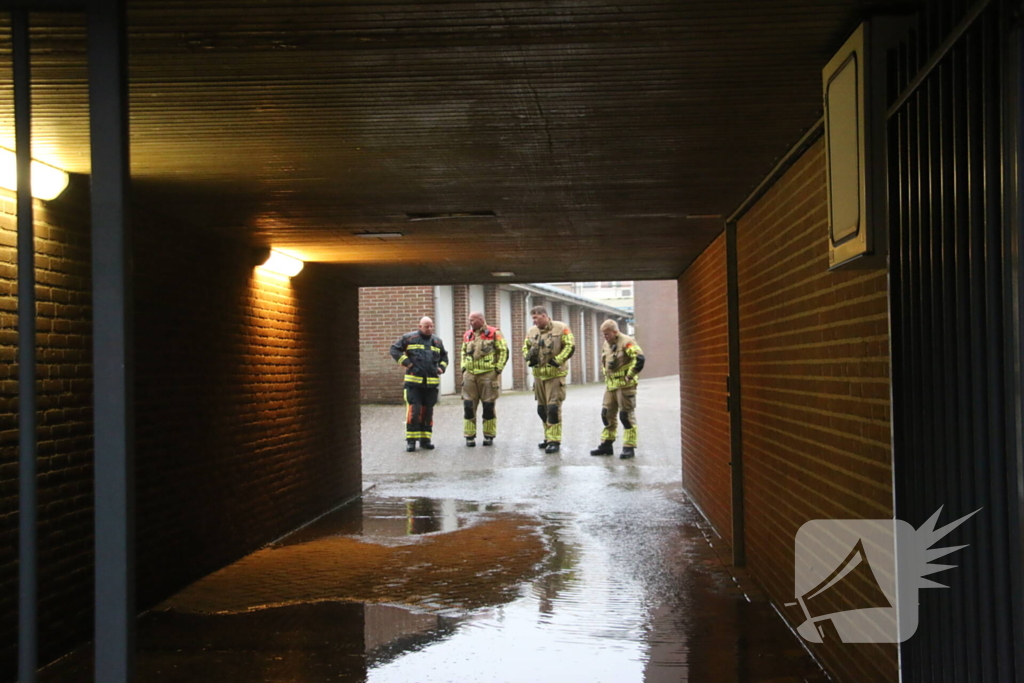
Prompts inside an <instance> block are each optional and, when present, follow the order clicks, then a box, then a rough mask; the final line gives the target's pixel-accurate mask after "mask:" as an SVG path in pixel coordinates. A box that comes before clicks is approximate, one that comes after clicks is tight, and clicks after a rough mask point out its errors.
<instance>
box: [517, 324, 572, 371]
mask: <svg viewBox="0 0 1024 683" xmlns="http://www.w3.org/2000/svg"><path fill="white" fill-rule="evenodd" d="M575 350H576V340H575V338H574V337H573V336H572V331H571V330H570V329H569V326H568V325H566V324H565V323H563V322H559V321H557V320H552V321H551V322H550V323H549V324H548V326H547V327H545V328H544V329H540V328H539V327H537V326H536V325H534V326H533V327H531V328H530V331H529V332H527V333H526V339H524V340H523V358H525V359H526V361H527V363H529V364H530V365H531V367H533V376H534V377H536V378H537V379H551V378H552V377H565V376H566V375H568V374H569V358H570V357H571V356H572V354H573V351H575ZM552 360H554V364H552V363H551V361H552Z"/></svg>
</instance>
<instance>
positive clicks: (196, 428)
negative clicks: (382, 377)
mask: <svg viewBox="0 0 1024 683" xmlns="http://www.w3.org/2000/svg"><path fill="white" fill-rule="evenodd" d="M86 190H87V188H84V187H80V188H77V189H76V188H75V186H74V185H73V186H72V188H71V189H69V190H68V194H67V195H65V196H63V197H61V199H60V200H58V201H56V202H53V203H51V204H50V205H49V206H47V207H42V206H41V205H37V214H36V217H37V226H38V227H37V235H38V239H37V242H36V246H37V251H38V256H37V267H38V272H37V279H38V287H37V297H38V300H39V316H38V319H37V320H38V322H37V324H38V331H39V335H38V348H39V353H38V358H39V362H40V365H39V368H38V372H39V375H38V376H39V380H40V389H41V393H40V394H39V409H40V411H39V416H38V422H39V474H40V477H39V483H40V492H39V494H40V495H39V502H40V526H39V533H40V538H39V542H40V545H39V547H40V577H39V578H40V584H39V590H40V643H41V644H42V648H41V649H42V652H41V660H42V661H44V662H45V661H47V660H49V659H52V658H53V657H55V656H57V655H59V654H61V653H63V652H65V651H67V650H68V649H70V648H71V647H73V646H74V645H76V644H78V643H81V642H83V641H84V640H87V639H88V638H90V637H91V629H92V602H93V594H92V589H93V586H92V577H93V566H92V547H93V536H92V533H93V516H92V502H93V496H92V486H93V480H92V474H93V472H92V446H93V444H92V396H91V392H92V383H91V361H92V356H91V311H90V304H91V292H90V255H89V231H88V228H87V226H86V225H85V221H86V220H87V217H88V213H89V209H88V197H87V195H86V194H85V192H86ZM13 212H14V207H13V202H12V201H11V200H9V199H3V200H0V309H2V312H0V315H2V316H3V321H4V325H3V331H2V332H0V376H2V377H3V379H4V381H3V382H0V401H3V405H4V406H5V407H6V409H5V410H3V411H2V412H0V420H2V423H3V425H4V426H3V428H2V429H0V501H2V506H3V508H2V509H3V514H2V516H0V534H2V535H3V536H4V538H3V539H2V542H0V547H2V551H0V552H2V553H3V555H2V556H0V582H2V583H3V590H2V593H0V631H2V634H3V640H2V642H3V643H4V646H3V649H2V650H0V678H2V679H4V680H6V679H10V678H13V676H14V675H15V674H14V672H15V666H16V665H15V662H16V651H15V649H14V648H15V643H16V635H15V631H16V625H15V621H16V596H17V590H16V573H17V566H16V564H15V559H16V558H15V552H16V524H17V515H16V512H15V511H16V509H17V504H18V502H17V489H18V484H17V467H16V464H15V463H16V459H17V422H16V419H17V416H16V413H15V412H14V411H15V396H16V390H17V386H16V381H15V377H16V369H15V365H14V360H15V358H16V353H17V348H16V342H17V336H16V320H15V318H14V310H15V304H16V301H15V298H14V292H15V291H16V282H15V276H16V273H15V271H14V268H13V266H12V263H13V261H14V258H15V253H14V249H13V248H12V247H13V244H14V233H13V226H14V219H13V216H12V214H13ZM172 227H173V229H171V228H172ZM134 254H135V258H134V272H135V274H136V288H135V294H136V298H135V309H134V316H135V345H136V425H137V426H136V434H137V452H136V483H137V499H138V505H137V518H136V530H137V539H138V540H137V543H138V546H137V571H138V583H137V585H138V601H139V602H138V606H139V608H140V609H145V608H146V607H148V606H150V605H152V604H153V603H154V602H156V601H157V600H159V599H162V598H163V597H166V596H167V595H169V594H170V593H172V592H174V591H175V590H177V589H179V588H181V587H182V586H184V585H186V584H187V583H189V582H190V581H192V580H194V579H195V578H198V577H199V576H201V575H203V574H205V573H208V572H210V571H213V570H215V569H217V568H219V567H220V566H223V565H224V564H226V563H228V562H230V561H232V560H234V559H236V558H237V557H239V556H241V555H243V554H245V553H247V552H249V551H251V550H253V549H255V548H256V547H259V546H260V545H262V544H264V543H266V542H268V541H270V540H273V539H274V538H276V537H278V536H280V535H281V534H283V533H285V532H286V531H288V530H290V529H292V528H294V527H296V526H298V525H299V524H301V523H303V522H305V521H307V520H309V519H311V518H313V517H315V516H317V515H319V514H321V513H323V512H325V511H327V510H328V509H330V508H331V507H333V506H335V505H337V504H338V503H340V502H341V501H342V500H344V499H345V498H346V497H348V496H351V495H354V494H355V493H357V492H358V491H359V489H360V486H361V476H360V457H359V456H360V445H359V407H358V392H357V391H356V387H355V385H354V384H353V383H352V382H351V381H350V378H351V377H352V374H351V373H352V372H358V367H355V368H353V367H352V365H351V364H348V365H349V366H348V367H344V365H343V359H344V358H355V357H356V349H357V344H358V339H357V338H356V337H355V335H353V334H352V331H351V326H350V324H349V322H347V321H348V320H351V319H354V317H355V315H356V305H357V302H356V292H355V288H354V287H351V286H348V285H345V284H344V283H343V282H342V281H341V280H340V279H339V278H338V277H337V271H336V270H334V269H331V268H327V267H320V268H317V267H316V266H315V265H312V264H311V265H309V266H307V269H306V271H305V272H303V273H302V274H300V275H299V276H298V277H296V278H295V279H294V280H292V285H291V286H288V285H282V284H267V283H258V282H256V280H255V279H254V276H253V270H252V265H251V252H250V250H249V249H248V248H247V247H243V246H241V245H238V244H234V243H230V242H227V241H221V240H218V239H217V238H214V237H212V236H210V235H194V234H191V233H190V232H189V231H188V230H187V228H185V227H184V226H180V225H175V226H159V225H155V224H142V225H139V224H137V225H136V248H135V251H134Z"/></svg>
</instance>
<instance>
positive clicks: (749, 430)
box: [737, 141, 897, 681]
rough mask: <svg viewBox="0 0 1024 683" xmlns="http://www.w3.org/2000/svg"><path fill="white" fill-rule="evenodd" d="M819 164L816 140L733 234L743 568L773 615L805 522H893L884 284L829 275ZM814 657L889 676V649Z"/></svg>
mask: <svg viewBox="0 0 1024 683" xmlns="http://www.w3.org/2000/svg"><path fill="white" fill-rule="evenodd" d="M824 161H825V152H824V146H823V143H822V142H821V141H819V142H818V143H817V144H815V145H814V146H813V147H812V148H811V149H810V150H808V151H807V152H806V153H805V154H804V155H803V157H802V158H801V159H800V160H799V161H798V162H797V163H796V164H795V165H794V166H793V167H792V168H791V169H790V170H789V171H788V172H787V173H786V174H785V175H784V176H783V178H782V179H781V180H779V181H778V182H777V183H776V184H775V186H774V187H773V188H772V189H771V190H770V191H769V192H768V194H767V195H766V196H765V197H764V198H763V199H762V200H761V201H760V202H758V204H757V205H756V206H755V207H754V208H753V209H752V210H751V211H750V212H749V213H748V214H746V216H745V217H744V218H743V219H742V220H740V222H739V224H738V226H737V246H738V257H739V259H738V263H739V299H740V311H739V313H740V345H741V376H742V389H743V396H742V400H743V453H744V456H743V457H744V469H745V477H744V482H745V488H744V497H745V501H746V516H745V517H746V548H747V559H748V565H749V568H750V571H751V574H752V575H753V576H754V577H755V578H756V579H757V580H759V581H760V582H761V583H762V584H763V585H764V586H765V588H766V589H767V590H768V592H769V594H770V595H771V596H772V598H773V599H774V600H775V601H776V603H777V604H779V605H781V604H782V603H784V602H792V600H793V595H792V593H793V563H794V557H793V540H794V537H795V535H796V532H797V530H798V529H799V528H800V526H801V525H802V524H803V523H804V522H807V521H809V520H812V519H832V518H864V519H878V518H890V517H891V516H892V513H893V509H892V454H891V451H890V425H889V419H890V418H889V357H888V308H887V306H888V301H887V292H886V286H887V285H886V274H885V272H884V271H881V270H845V271H838V272H832V273H830V272H828V271H827V267H828V258H827V243H826V234H827V229H828V225H827V221H828V216H827V209H826V189H825V170H824ZM780 609H782V611H783V612H784V613H785V614H786V615H787V616H788V617H789V618H790V619H793V620H794V623H796V622H798V621H799V617H801V615H797V614H795V613H793V612H792V611H789V610H786V609H785V608H780ZM815 651H816V652H817V654H819V656H821V658H822V660H823V661H824V662H825V663H826V664H827V665H828V666H829V668H830V669H831V670H832V671H833V673H834V674H835V675H836V677H837V678H838V679H839V680H841V681H869V680H896V677H897V668H896V648H895V646H892V645H848V644H838V645H837V644H829V645H822V646H816V647H815Z"/></svg>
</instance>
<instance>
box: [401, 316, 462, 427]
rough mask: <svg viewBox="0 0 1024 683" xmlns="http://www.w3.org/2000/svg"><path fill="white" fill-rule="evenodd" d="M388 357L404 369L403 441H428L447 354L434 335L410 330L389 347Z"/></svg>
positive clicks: (442, 344) (446, 363)
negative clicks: (389, 355)
mask: <svg viewBox="0 0 1024 683" xmlns="http://www.w3.org/2000/svg"><path fill="white" fill-rule="evenodd" d="M391 357H392V358H394V359H395V360H396V361H397V362H398V363H399V365H402V366H404V367H405V383H404V385H403V390H404V394H405V438H406V440H407V441H414V440H415V439H420V440H422V441H430V437H431V434H432V432H433V429H434V404H436V403H437V395H438V393H439V391H440V388H441V372H442V371H443V370H444V369H445V368H446V367H448V351H447V350H446V349H445V348H444V343H443V342H442V341H441V338H440V337H438V336H437V335H433V334H431V335H424V334H423V333H422V332H420V331H419V330H413V331H412V332H409V333H407V334H403V335H402V336H401V337H399V339H398V341H396V342H395V343H394V344H392V345H391Z"/></svg>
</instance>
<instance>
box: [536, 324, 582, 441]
mask: <svg viewBox="0 0 1024 683" xmlns="http://www.w3.org/2000/svg"><path fill="white" fill-rule="evenodd" d="M530 316H531V317H532V318H533V327H531V328H530V330H529V331H528V332H527V333H526V339H525V340H524V341H523V357H524V358H526V361H527V364H528V365H529V366H530V367H531V368H533V395H534V397H535V398H536V399H537V414H538V415H540V419H541V421H542V422H543V423H544V441H542V442H540V443H539V444H537V446H538V448H543V449H544V452H545V453H558V451H559V449H560V448H561V443H562V401H564V400H565V376H566V375H568V374H569V358H570V357H571V356H572V353H573V351H575V350H576V341H575V339H574V338H573V336H572V331H571V330H570V329H569V326H568V325H566V324H565V323H563V322H559V321H558V320H552V319H551V318H550V317H549V316H548V311H547V309H546V308H544V307H543V306H534V307H533V308H532V309H530Z"/></svg>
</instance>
